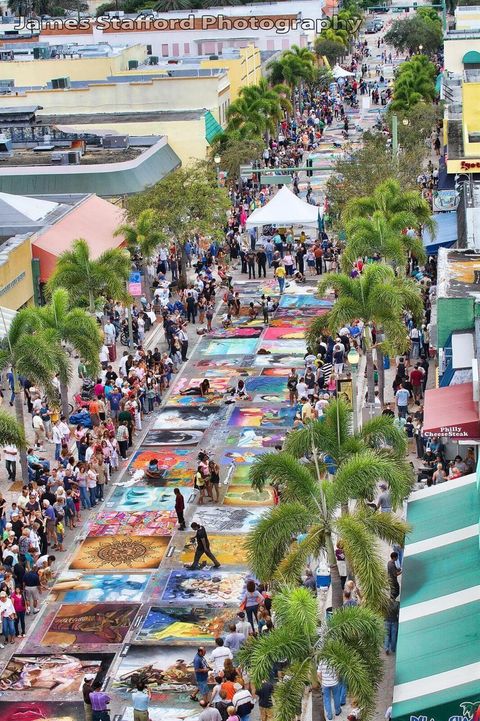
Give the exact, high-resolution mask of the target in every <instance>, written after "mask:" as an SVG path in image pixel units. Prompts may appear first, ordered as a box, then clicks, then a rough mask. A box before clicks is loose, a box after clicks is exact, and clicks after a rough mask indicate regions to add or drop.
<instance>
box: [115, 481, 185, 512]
mask: <svg viewBox="0 0 480 721" xmlns="http://www.w3.org/2000/svg"><path fill="white" fill-rule="evenodd" d="M180 492H181V494H182V496H183V497H184V499H185V503H187V502H188V499H190V498H193V496H194V493H193V491H192V490H191V489H190V488H181V489H180ZM105 505H106V506H107V507H108V508H115V509H116V510H117V511H128V512H130V513H131V512H133V511H150V510H151V509H152V508H156V509H157V510H158V511H173V510H174V508H175V494H174V492H173V488H156V487H152V488H150V486H133V487H132V488H116V489H115V490H114V492H113V493H112V495H111V496H110V498H109V500H108V501H107V502H106V504H105Z"/></svg>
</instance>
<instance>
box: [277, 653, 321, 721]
mask: <svg viewBox="0 0 480 721" xmlns="http://www.w3.org/2000/svg"><path fill="white" fill-rule="evenodd" d="M311 677H312V661H311V659H310V658H306V659H304V660H303V661H299V662H297V663H293V664H291V665H290V666H289V668H288V671H287V673H286V674H285V675H284V676H283V677H282V678H281V679H280V681H279V682H278V683H277V684H276V686H275V691H274V693H273V715H274V718H275V721H295V719H297V718H299V716H300V715H301V710H302V699H303V695H304V693H305V687H306V686H307V685H308V683H309V681H310V679H311Z"/></svg>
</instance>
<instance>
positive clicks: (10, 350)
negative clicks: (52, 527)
mask: <svg viewBox="0 0 480 721" xmlns="http://www.w3.org/2000/svg"><path fill="white" fill-rule="evenodd" d="M27 311H28V309H23V310H21V311H19V312H18V313H17V315H16V316H15V318H14V319H13V320H12V323H11V325H10V328H9V329H8V332H7V334H6V337H5V339H4V340H3V342H2V347H1V348H0V370H4V369H5V368H11V370H12V373H13V379H14V393H15V415H16V418H17V423H18V425H19V426H20V428H25V420H24V415H23V398H22V393H21V390H22V389H21V386H20V383H19V375H21V376H24V377H25V378H28V379H29V380H30V381H31V382H32V383H34V384H35V385H37V386H39V387H40V388H43V389H44V390H45V392H46V393H47V395H48V396H50V398H55V395H56V391H55V388H54V386H53V384H52V381H53V378H54V377H55V375H56V374H57V373H59V374H60V377H62V376H67V377H68V374H69V364H68V357H67V354H66V353H65V351H64V350H63V348H62V347H61V346H60V345H59V343H58V342H57V337H56V333H55V331H54V330H51V329H39V330H37V331H35V332H34V333H32V332H31V320H30V316H29V314H28V313H27ZM20 463H21V467H22V475H23V478H24V479H26V478H28V468H27V455H26V451H25V448H24V447H23V448H22V447H20Z"/></svg>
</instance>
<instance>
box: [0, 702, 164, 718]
mask: <svg viewBox="0 0 480 721" xmlns="http://www.w3.org/2000/svg"><path fill="white" fill-rule="evenodd" d="M81 718H83V702H81V703H75V702H69V701H66V702H61V701H59V702H58V703H50V702H49V701H0V719H2V721H78V719H81ZM132 719H133V716H132ZM152 721H154V720H153V719H152ZM172 721H173V719H172Z"/></svg>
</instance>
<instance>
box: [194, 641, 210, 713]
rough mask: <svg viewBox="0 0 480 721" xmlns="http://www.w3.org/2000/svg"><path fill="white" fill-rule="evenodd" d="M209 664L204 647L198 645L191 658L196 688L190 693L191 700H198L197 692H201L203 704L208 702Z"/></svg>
mask: <svg viewBox="0 0 480 721" xmlns="http://www.w3.org/2000/svg"><path fill="white" fill-rule="evenodd" d="M209 670H210V669H209V666H208V663H207V659H206V658H205V648H204V647H203V646H199V648H198V650H197V653H196V654H195V656H194V659H193V671H194V673H195V681H196V682H197V689H196V690H195V691H194V693H192V694H191V695H190V698H191V699H192V701H198V696H197V694H201V695H202V697H203V701H204V702H205V704H207V703H208V697H209V693H210V691H209V688H208V672H209Z"/></svg>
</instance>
